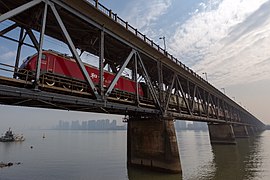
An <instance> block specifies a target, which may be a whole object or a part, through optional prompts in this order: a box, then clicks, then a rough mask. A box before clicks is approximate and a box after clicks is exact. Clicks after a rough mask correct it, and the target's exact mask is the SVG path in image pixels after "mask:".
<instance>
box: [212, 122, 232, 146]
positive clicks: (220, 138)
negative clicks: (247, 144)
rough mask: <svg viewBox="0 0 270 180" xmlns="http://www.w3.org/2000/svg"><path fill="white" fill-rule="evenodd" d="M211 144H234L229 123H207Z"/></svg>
mask: <svg viewBox="0 0 270 180" xmlns="http://www.w3.org/2000/svg"><path fill="white" fill-rule="evenodd" d="M208 130H209V136H210V142H211V144H236V141H235V135H234V131H233V127H232V125H231V124H208Z"/></svg>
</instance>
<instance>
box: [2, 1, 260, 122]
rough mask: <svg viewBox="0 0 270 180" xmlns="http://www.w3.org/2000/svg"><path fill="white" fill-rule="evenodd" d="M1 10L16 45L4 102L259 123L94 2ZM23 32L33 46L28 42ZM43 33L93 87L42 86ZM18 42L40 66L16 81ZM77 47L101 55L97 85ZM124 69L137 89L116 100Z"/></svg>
mask: <svg viewBox="0 0 270 180" xmlns="http://www.w3.org/2000/svg"><path fill="white" fill-rule="evenodd" d="M0 13H1V15H0V23H2V22H4V21H6V20H8V21H10V22H12V23H11V25H10V26H9V27H6V28H5V29H3V30H1V31H0V36H1V37H2V38H5V39H8V40H11V41H14V42H17V43H18V48H17V56H16V59H15V63H14V67H13V71H14V76H13V77H14V78H13V79H12V78H10V79H9V78H8V77H1V83H0V84H1V85H0V103H2V104H11V105H25V106H35V107H46V108H60V109H70V110H78V111H95V112H107V113H118V114H126V115H134V114H135V113H136V114H138V115H153V114H154V115H157V116H163V117H168V116H169V117H170V116H171V117H174V118H176V119H181V120H197V121H205V122H218V123H236V124H246V125H251V126H258V127H263V126H264V124H263V123H262V122H261V121H259V120H258V119H257V118H256V117H254V116H253V115H252V114H250V113H249V112H248V111H247V110H245V109H243V108H242V107H241V106H239V105H238V104H237V103H235V102H234V101H233V100H231V99H230V98H229V97H227V96H226V95H225V94H223V93H222V92H220V91H219V90H218V89H216V88H215V87H214V86H212V85H211V84H210V83H208V82H207V81H205V80H204V79H203V78H201V77H200V76H199V75H197V74H196V73H195V72H193V71H192V70H191V69H189V68H188V67H186V66H185V65H184V64H182V63H181V62H180V61H178V60H177V59H176V58H175V57H173V56H172V55H171V54H169V53H168V52H167V51H166V50H164V49H162V48H160V47H159V46H158V45H157V44H155V43H154V42H153V41H152V40H150V39H149V38H147V37H146V36H145V35H144V34H142V33H141V32H139V31H138V30H137V29H136V28H134V27H132V26H131V25H130V24H128V23H127V22H125V21H124V20H122V19H121V18H120V17H118V16H117V14H115V13H113V12H112V11H111V10H109V9H107V8H106V7H104V6H103V5H101V4H100V3H99V2H98V1H97V0H89V1H86V0H32V1H30V0H13V1H6V0H0ZM14 29H20V34H19V36H18V39H15V38H12V37H9V36H8V35H7V33H8V32H10V31H12V30H14ZM37 34H38V35H39V39H37V38H36V35H37ZM27 36H28V37H29V39H30V40H31V43H27V42H25V39H26V37H27ZM45 36H49V37H52V38H54V39H57V40H59V41H62V42H64V43H66V44H67V45H68V47H69V49H70V51H71V53H72V55H73V58H74V59H75V60H76V62H77V65H78V67H79V68H80V70H81V72H82V74H83V76H84V78H85V82H84V83H85V86H87V89H89V90H90V92H88V93H87V92H82V93H79V92H74V91H72V90H71V91H67V90H65V89H61V88H59V87H48V86H46V84H44V78H43V74H42V73H41V72H40V64H41V57H42V50H43V43H44V37H45ZM22 46H29V47H32V48H34V49H36V50H37V54H38V61H37V69H36V72H35V74H34V76H35V77H34V78H32V79H30V78H29V79H27V78H26V79H24V80H20V79H16V73H18V70H19V60H20V54H21V50H22ZM77 50H80V52H88V53H91V54H94V55H96V56H98V57H99V83H98V84H95V83H93V80H92V79H91V77H90V75H89V74H88V73H87V71H86V69H85V66H84V64H83V62H82V60H81V57H80V54H79V53H78V51H77ZM106 65H107V66H109V67H110V69H111V71H112V72H113V73H115V77H114V79H113V81H112V82H111V83H110V85H109V87H104V67H105V66H106ZM1 66H2V67H1ZM6 66H10V65H5V64H3V63H1V62H0V70H5V68H4V67H6ZM125 69H129V70H130V71H131V72H132V80H134V81H135V82H136V91H135V94H133V95H132V94H128V95H127V96H125V97H124V98H121V97H123V96H122V95H119V96H121V97H118V95H115V94H117V93H118V92H116V90H115V89H114V87H115V85H116V83H117V81H118V80H119V78H120V77H121V76H122V74H123V71H124V70H125ZM52 76H53V75H52ZM139 81H140V82H139ZM141 84H144V85H145V87H146V89H147V93H145V94H148V97H147V98H146V97H141V96H140V95H139V85H141ZM123 110H124V111H123Z"/></svg>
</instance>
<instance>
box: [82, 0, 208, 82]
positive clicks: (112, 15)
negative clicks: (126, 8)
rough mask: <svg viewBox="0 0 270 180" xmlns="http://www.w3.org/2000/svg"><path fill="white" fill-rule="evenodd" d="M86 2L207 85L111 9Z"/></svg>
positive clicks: (93, 1)
mask: <svg viewBox="0 0 270 180" xmlns="http://www.w3.org/2000/svg"><path fill="white" fill-rule="evenodd" d="M87 1H88V2H89V3H90V4H91V5H93V6H94V7H96V8H97V9H98V10H99V11H101V12H102V13H103V14H105V15H107V16H108V17H110V18H111V19H113V20H114V21H115V22H117V23H118V24H120V25H121V26H123V27H124V28H126V29H127V30H128V31H130V32H132V33H133V34H135V35H136V36H137V37H139V38H140V39H141V40H143V41H144V42H146V43H147V44H149V45H150V46H152V47H153V48H154V49H156V50H157V51H159V52H160V53H162V54H163V55H165V56H167V58H169V59H171V60H172V61H173V62H175V63H176V64H178V65H179V66H180V67H181V68H183V69H185V70H186V71H188V72H189V73H191V74H192V75H193V76H195V77H197V78H198V79H200V80H201V81H204V82H206V83H208V82H207V81H205V80H204V79H203V78H202V77H201V76H199V75H198V74H197V73H195V72H194V71H193V70H191V69H190V68H189V67H187V66H186V65H185V64H183V63H182V62H180V61H179V60H178V59H177V58H175V57H174V56H173V55H172V54H170V53H168V52H167V51H166V50H164V49H163V48H161V47H160V46H159V45H158V44H156V43H155V42H154V41H153V40H151V39H149V38H148V37H146V36H145V35H144V34H143V33H141V32H140V31H138V30H137V29H136V28H134V27H133V26H131V25H130V24H129V23H128V22H127V21H125V20H123V19H122V18H120V17H119V16H118V15H117V14H116V13H114V12H112V10H111V9H108V8H106V7H105V6H103V5H102V4H100V3H99V2H98V0H87ZM208 84H209V83H208Z"/></svg>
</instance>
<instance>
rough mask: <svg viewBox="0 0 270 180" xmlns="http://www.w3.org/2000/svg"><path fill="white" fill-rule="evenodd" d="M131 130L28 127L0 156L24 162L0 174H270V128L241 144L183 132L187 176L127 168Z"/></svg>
mask: <svg viewBox="0 0 270 180" xmlns="http://www.w3.org/2000/svg"><path fill="white" fill-rule="evenodd" d="M43 133H45V136H46V138H45V139H42V136H43ZM126 135H127V133H126V131H54V130H51V131H49V130H47V131H27V132H24V136H25V137H26V141H24V142H22V143H18V142H16V143H14V142H13V143H0V162H1V161H3V162H21V163H22V164H20V165H14V166H12V167H8V168H0V180H17V179H18V180H30V179H31V180H32V179H33V180H51V179H52V180H55V179H57V180H58V179H60V180H61V179H65V180H73V179H74V180H77V179H78V180H88V179H89V180H92V179H93V180H99V179H100V180H103V179H110V180H122V179H123V180H125V179H126V180H128V179H129V180H149V179H150V180H151V179H153V180H159V179H160V180H162V179H166V180H176V179H187V180H189V179H191V180H193V179H194V180H197V179H202V180H203V179H214V180H215V179H217V180H219V179H220V180H241V179H245V180H246V179H250V180H253V179H254V180H257V179H258V180H260V179H265V180H268V179H270V141H269V139H270V131H265V132H263V133H262V134H260V135H259V136H257V137H254V138H249V139H238V140H237V143H238V144H237V145H236V146H233V145H227V146H225V145H216V146H211V145H210V143H209V136H208V132H207V131H197V132H196V131H179V132H177V136H178V145H179V148H180V156H181V164H182V169H183V176H182V177H180V176H179V175H167V174H162V173H153V172H148V171H145V170H139V169H133V168H132V169H127V166H126ZM31 146H33V148H32V149H31V148H30V147H31Z"/></svg>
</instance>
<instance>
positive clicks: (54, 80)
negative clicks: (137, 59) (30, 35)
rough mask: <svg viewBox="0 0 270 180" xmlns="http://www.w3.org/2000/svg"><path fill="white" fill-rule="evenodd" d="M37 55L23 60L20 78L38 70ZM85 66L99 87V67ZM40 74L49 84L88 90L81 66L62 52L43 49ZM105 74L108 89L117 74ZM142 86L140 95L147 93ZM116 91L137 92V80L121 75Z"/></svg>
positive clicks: (105, 85) (115, 87) (139, 85)
mask: <svg viewBox="0 0 270 180" xmlns="http://www.w3.org/2000/svg"><path fill="white" fill-rule="evenodd" d="M37 57H38V55H37V54H34V55H33V56H29V57H28V58H27V59H26V60H24V61H23V63H22V64H21V66H20V68H19V69H20V70H19V73H18V74H19V75H18V76H19V78H20V79H23V78H25V74H26V73H25V72H26V71H27V72H32V73H33V72H35V71H36V64H37ZM84 67H85V69H86V71H87V72H88V74H89V76H90V78H91V79H92V81H93V83H94V84H95V86H96V88H97V89H99V88H98V86H99V79H100V77H99V69H98V68H96V67H94V66H91V65H90V64H86V63H84ZM40 74H41V78H43V77H44V78H43V79H42V81H44V83H46V84H47V85H48V86H62V87H64V88H71V86H74V85H75V86H77V87H78V89H79V90H80V91H86V88H83V87H85V86H86V81H85V78H84V76H83V74H82V72H81V70H80V68H79V66H78V65H77V63H76V61H75V60H74V59H73V58H72V57H69V56H67V55H65V54H61V53H59V52H56V51H53V50H46V51H43V52H42V57H41V67H40ZM103 76H104V88H105V89H106V88H108V86H109V85H110V84H111V82H112V81H113V79H114V77H115V74H113V73H111V72H109V71H104V75H103ZM71 79H72V80H71ZM69 82H70V83H69ZM142 86H143V85H141V83H138V94H139V96H144V95H145V93H144V91H143V87H142ZM114 91H118V92H125V93H129V94H135V93H136V82H135V81H133V80H131V79H129V78H127V77H124V76H121V77H120V78H119V80H118V81H117V83H116V84H115V86H114Z"/></svg>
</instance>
